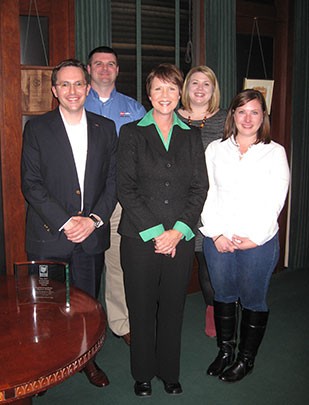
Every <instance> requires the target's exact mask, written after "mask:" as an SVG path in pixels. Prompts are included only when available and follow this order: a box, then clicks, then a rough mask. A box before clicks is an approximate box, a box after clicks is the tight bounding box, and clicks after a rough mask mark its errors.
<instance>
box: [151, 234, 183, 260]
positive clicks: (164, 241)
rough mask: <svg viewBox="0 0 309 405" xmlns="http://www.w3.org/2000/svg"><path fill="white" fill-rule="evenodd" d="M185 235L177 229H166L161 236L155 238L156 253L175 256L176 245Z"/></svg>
mask: <svg viewBox="0 0 309 405" xmlns="http://www.w3.org/2000/svg"><path fill="white" fill-rule="evenodd" d="M182 237H183V234H182V233H181V232H179V231H177V230H176V229H170V230H168V231H164V232H163V233H162V234H161V235H160V236H157V237H156V238H154V247H155V253H160V254H163V255H170V256H171V257H175V255H176V246H177V245H178V243H179V241H180V240H181V238H182Z"/></svg>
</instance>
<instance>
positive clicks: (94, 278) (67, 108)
mask: <svg viewBox="0 0 309 405" xmlns="http://www.w3.org/2000/svg"><path fill="white" fill-rule="evenodd" d="M89 89H90V84H89V76H88V73H87V70H86V68H85V66H84V65H83V64H82V63H81V62H79V61H77V60H74V59H68V60H65V61H63V62H61V63H60V64H59V65H58V66H56V67H55V68H54V70H53V73H52V91H53V94H54V96H55V97H56V98H57V99H58V101H59V107H58V108H56V109H55V110H53V111H51V112H48V113H46V114H44V115H42V116H39V117H36V118H34V119H32V120H30V121H28V122H27V124H26V126H25V130H24V135H23V150H22V191H23V194H24V196H25V199H26V201H27V203H28V207H27V220H26V250H27V254H28V259H29V260H44V259H50V260H61V261H66V262H68V263H69V265H70V276H71V281H72V283H73V285H75V286H76V287H78V288H80V289H82V290H84V291H85V292H87V293H88V294H90V295H92V296H93V297H95V298H96V297H97V296H98V293H99V287H100V279H101V274H102V269H103V265H104V251H105V250H106V249H107V248H108V247H109V243H110V242H109V238H110V235H109V233H110V230H109V218H110V216H111V214H112V212H113V210H114V207H115V204H116V191H115V188H116V187H115V174H116V173H115V153H116V148H117V135H116V130H115V124H114V123H113V121H111V120H109V119H107V118H103V117H101V116H99V115H96V114H93V113H90V112H88V111H86V110H85V109H84V103H85V100H86V97H87V94H88V92H89ZM84 371H85V373H86V375H87V377H88V379H89V381H90V382H91V383H92V384H94V385H96V386H99V387H102V386H105V385H107V384H108V379H107V377H106V375H105V374H104V372H103V371H102V370H100V368H99V367H98V366H97V364H96V363H95V362H94V361H91V362H89V363H88V364H87V365H86V367H85V369H84Z"/></svg>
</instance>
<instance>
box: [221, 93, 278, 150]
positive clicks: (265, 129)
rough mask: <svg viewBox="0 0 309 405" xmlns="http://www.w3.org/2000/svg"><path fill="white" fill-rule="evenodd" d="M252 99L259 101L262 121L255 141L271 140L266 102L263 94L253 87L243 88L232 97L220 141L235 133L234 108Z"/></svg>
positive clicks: (266, 141) (265, 141) (264, 141)
mask: <svg viewBox="0 0 309 405" xmlns="http://www.w3.org/2000/svg"><path fill="white" fill-rule="evenodd" d="M252 100H257V101H258V102H259V103H260V105H261V107H262V111H263V122H262V124H261V126H260V128H259V129H258V131H257V137H256V142H255V143H259V142H263V143H270V141H271V138H270V123H269V117H268V113H267V108H266V102H265V99H264V96H263V94H262V93H261V92H259V91H258V90H253V89H246V90H243V91H241V92H240V93H238V94H237V95H236V96H235V97H234V98H233V100H232V102H231V104H230V107H229V109H228V112H227V117H226V121H225V126H224V134H223V139H222V141H225V140H226V139H228V138H230V137H231V136H232V135H234V136H236V135H237V128H236V125H235V120H234V113H235V110H236V108H238V107H241V106H243V105H245V104H247V103H248V102H249V101H252Z"/></svg>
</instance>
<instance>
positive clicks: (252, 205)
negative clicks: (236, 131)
mask: <svg viewBox="0 0 309 405" xmlns="http://www.w3.org/2000/svg"><path fill="white" fill-rule="evenodd" d="M205 156H206V165H207V171H208V177H209V191H208V195H207V199H206V202H205V205H204V208H203V212H202V215H201V219H202V224H203V226H202V227H201V228H200V231H201V232H202V233H203V234H204V235H205V236H208V237H214V236H217V235H220V234H223V235H224V236H226V237H227V238H229V239H231V238H232V236H233V235H238V236H241V237H247V238H249V239H250V240H251V241H252V242H254V243H256V244H257V245H263V244H264V243H265V242H267V241H268V240H270V239H271V238H272V237H273V236H274V235H275V234H276V233H277V231H278V229H279V227H278V222H277V219H278V216H279V213H280V211H281V210H282V207H283V205H284V202H285V198H286V194H287V191H288V186H289V179H290V173H289V167H288V162H287V158H286V153H285V150H284V148H283V147H282V146H281V145H279V144H277V143H276V142H273V141H272V142H271V143H269V144H264V143H261V142H260V143H258V144H257V145H252V146H251V147H250V148H249V149H248V151H247V152H246V153H245V154H243V155H240V152H239V147H238V145H237V144H236V142H235V140H234V138H233V137H230V138H228V139H227V140H226V141H224V142H221V140H216V141H213V142H212V143H211V144H210V145H209V146H208V148H207V149H206V152H205Z"/></svg>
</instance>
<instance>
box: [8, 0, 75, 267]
mask: <svg viewBox="0 0 309 405" xmlns="http://www.w3.org/2000/svg"><path fill="white" fill-rule="evenodd" d="M29 1H30V0H1V1H0V146H1V152H0V153H1V174H2V200H3V225H4V244H5V246H4V248H5V259H6V272H7V273H8V274H11V273H13V263H14V261H21V260H24V259H25V258H26V253H25V201H24V198H23V196H22V193H21V184H20V156H21V147H22V111H21V66H20V29H19V16H20V15H21V14H23V15H28V12H29ZM37 5H38V12H39V15H45V16H48V17H49V27H50V28H49V29H50V38H49V40H50V47H49V48H50V55H49V64H50V65H51V66H52V65H53V64H56V63H58V62H59V61H61V60H62V59H67V58H69V57H74V54H75V43H74V0H37ZM32 8H33V10H32V11H31V14H32V15H35V9H34V6H32Z"/></svg>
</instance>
